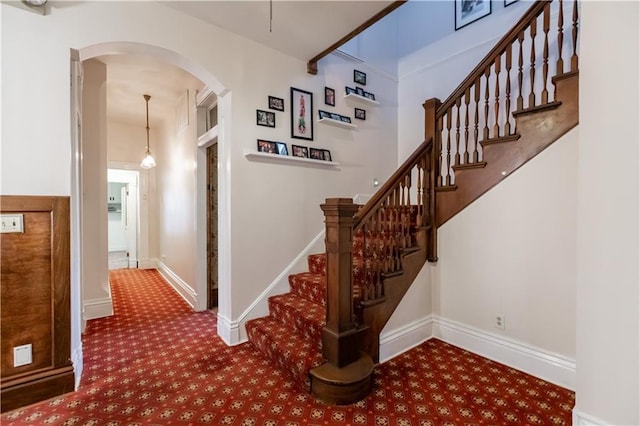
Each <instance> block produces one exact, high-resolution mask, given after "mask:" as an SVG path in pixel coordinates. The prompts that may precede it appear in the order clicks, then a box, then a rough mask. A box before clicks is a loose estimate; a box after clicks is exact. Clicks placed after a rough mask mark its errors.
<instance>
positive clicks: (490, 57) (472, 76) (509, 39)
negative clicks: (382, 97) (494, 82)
mask: <svg viewBox="0 0 640 426" xmlns="http://www.w3.org/2000/svg"><path fill="white" fill-rule="evenodd" d="M552 1H553V0H538V1H536V2H534V4H533V6H531V7H530V8H529V10H527V12H526V13H525V14H524V15H523V16H522V18H520V20H519V21H518V22H517V23H516V24H515V25H514V26H513V27H512V28H511V30H509V31H508V32H507V33H506V34H505V35H504V37H502V39H500V41H499V42H498V44H496V45H495V47H494V48H493V49H491V50H490V51H489V53H487V55H486V56H485V57H484V59H482V61H480V63H479V64H478V65H477V66H476V67H475V68H474V69H473V71H471V72H470V73H469V75H468V76H467V78H465V79H464V80H463V81H462V83H460V85H459V86H458V87H457V88H456V90H454V91H453V93H451V95H449V97H448V98H447V99H445V100H444V101H443V102H442V105H441V106H440V107H439V108H438V110H437V112H436V115H437V116H438V117H439V116H442V115H443V114H444V113H445V112H446V111H447V110H448V109H449V108H451V107H452V106H453V105H454V104H455V103H456V101H457V100H458V99H459V98H461V97H462V96H464V94H465V92H466V91H467V89H469V88H470V87H471V86H473V84H474V83H475V81H476V80H477V79H478V78H480V77H481V76H482V75H483V74H484V73H485V70H486V69H487V68H488V67H490V66H491V65H492V64H493V63H494V62H495V60H496V57H497V56H499V55H501V54H502V52H503V51H504V50H505V49H506V48H507V47H508V46H509V45H510V44H512V43H514V42H515V41H516V40H517V38H518V35H519V34H520V33H521V32H522V31H524V30H525V29H526V28H527V27H528V26H529V25H530V24H531V21H532V20H533V19H534V18H536V17H537V16H538V15H540V14H541V13H542V11H543V10H544V7H545V5H546V4H547V3H551V2H552Z"/></svg>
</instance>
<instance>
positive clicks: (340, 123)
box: [318, 118, 358, 129]
mask: <svg viewBox="0 0 640 426" xmlns="http://www.w3.org/2000/svg"><path fill="white" fill-rule="evenodd" d="M318 123H324V124H329V125H331V126H336V127H344V128H345V129H357V128H358V126H356V125H355V124H351V123H345V122H344V121H340V120H334V119H333V118H321V119H320V120H318Z"/></svg>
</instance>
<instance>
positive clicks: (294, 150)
mask: <svg viewBox="0 0 640 426" xmlns="http://www.w3.org/2000/svg"><path fill="white" fill-rule="evenodd" d="M291 155H292V156H294V157H301V158H309V149H308V148H307V147H306V146H300V145H293V144H291Z"/></svg>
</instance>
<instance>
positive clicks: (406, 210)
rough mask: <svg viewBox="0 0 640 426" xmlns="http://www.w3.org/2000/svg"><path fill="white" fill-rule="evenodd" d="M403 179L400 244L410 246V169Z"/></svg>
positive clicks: (405, 246) (404, 246)
mask: <svg viewBox="0 0 640 426" xmlns="http://www.w3.org/2000/svg"><path fill="white" fill-rule="evenodd" d="M405 180H406V184H407V203H406V204H405V207H404V209H403V210H404V215H405V218H404V220H403V224H404V229H403V234H404V239H403V240H404V241H403V246H402V247H403V248H407V247H411V232H410V226H409V225H410V220H409V212H410V210H411V171H409V173H408V174H407V176H406V178H405ZM399 261H400V258H399V257H398V262H399ZM398 266H399V265H398Z"/></svg>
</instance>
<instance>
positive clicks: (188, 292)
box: [158, 262, 198, 310]
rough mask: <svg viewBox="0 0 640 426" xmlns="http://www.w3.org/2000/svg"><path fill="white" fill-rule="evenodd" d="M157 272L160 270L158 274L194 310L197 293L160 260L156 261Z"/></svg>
mask: <svg viewBox="0 0 640 426" xmlns="http://www.w3.org/2000/svg"><path fill="white" fill-rule="evenodd" d="M158 272H160V275H162V276H163V277H164V279H165V280H167V282H168V283H169V285H171V287H173V289H174V290H175V291H176V293H178V294H179V295H180V296H181V297H182V298H183V299H184V300H185V301H186V302H187V303H188V304H189V306H191V308H193V309H194V310H196V306H197V304H198V293H197V292H196V291H195V290H194V289H193V288H192V287H191V286H190V285H189V284H187V283H186V282H185V281H184V280H183V279H182V278H180V277H179V276H178V275H177V274H176V273H175V272H173V271H172V270H171V269H170V268H169V267H168V266H167V265H165V264H164V263H162V262H158Z"/></svg>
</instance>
